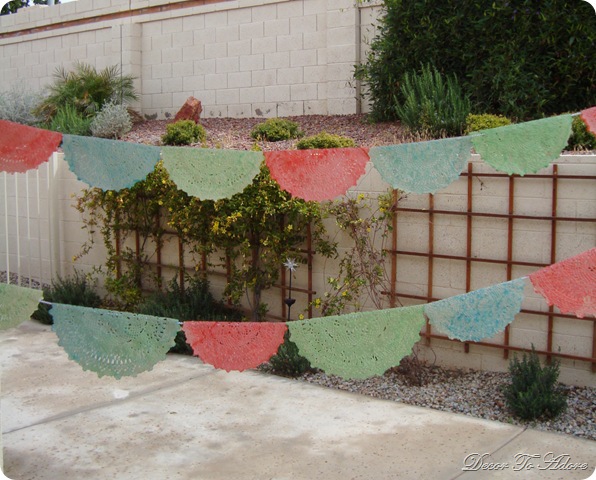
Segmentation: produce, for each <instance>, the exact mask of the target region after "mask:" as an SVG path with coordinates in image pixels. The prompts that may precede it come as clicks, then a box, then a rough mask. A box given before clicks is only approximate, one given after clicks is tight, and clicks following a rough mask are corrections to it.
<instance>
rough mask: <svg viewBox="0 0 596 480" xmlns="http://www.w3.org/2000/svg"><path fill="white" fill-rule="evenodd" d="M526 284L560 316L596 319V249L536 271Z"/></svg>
mask: <svg viewBox="0 0 596 480" xmlns="http://www.w3.org/2000/svg"><path fill="white" fill-rule="evenodd" d="M530 281H531V282H532V285H533V286H534V290H535V291H536V293H539V294H540V295H542V296H543V297H544V298H545V299H546V301H547V302H548V304H549V305H555V306H556V307H557V308H558V309H559V310H561V312H563V313H572V314H574V315H576V316H577V317H579V318H584V316H586V315H591V316H593V317H595V316H596V248H593V249H591V250H588V251H587V252H584V253H582V254H580V255H576V256H575V257H571V258H568V259H567V260H563V261H562V262H558V263H555V264H553V265H551V266H550V267H546V268H543V269H542V270H538V271H537V272H535V273H533V274H531V275H530Z"/></svg>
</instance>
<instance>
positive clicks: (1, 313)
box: [0, 283, 43, 330]
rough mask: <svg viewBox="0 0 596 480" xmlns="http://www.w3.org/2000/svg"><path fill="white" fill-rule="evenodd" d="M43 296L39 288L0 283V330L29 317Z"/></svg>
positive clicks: (15, 324)
mask: <svg viewBox="0 0 596 480" xmlns="http://www.w3.org/2000/svg"><path fill="white" fill-rule="evenodd" d="M42 297H43V293H42V292H41V291H40V290H34V289H32V288H27V287H19V286H17V285H10V284H6V283H0V330H6V329H8V328H12V327H16V326H18V325H20V324H21V323H23V322H24V321H25V320H27V319H29V318H30V317H31V315H32V314H33V312H34V311H35V309H36V308H37V305H38V304H39V301H40V300H41V298H42Z"/></svg>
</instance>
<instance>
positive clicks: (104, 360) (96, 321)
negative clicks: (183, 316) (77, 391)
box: [50, 303, 180, 379]
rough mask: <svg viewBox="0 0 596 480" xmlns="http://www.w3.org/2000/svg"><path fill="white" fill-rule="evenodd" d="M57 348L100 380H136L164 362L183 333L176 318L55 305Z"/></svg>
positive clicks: (53, 315)
mask: <svg viewBox="0 0 596 480" xmlns="http://www.w3.org/2000/svg"><path fill="white" fill-rule="evenodd" d="M50 313H51V315H52V317H53V319H54V325H53V327H52V329H53V330H54V331H55V332H56V335H58V339H59V341H58V345H60V346H61V347H63V348H64V350H66V353H68V356H69V357H70V359H71V360H74V361H75V362H77V363H78V364H79V365H81V367H83V370H91V371H92V372H95V373H97V375H98V376H99V377H102V376H104V375H108V376H111V377H115V378H117V379H119V378H121V377H126V376H133V377H134V376H136V375H137V374H139V373H141V372H146V371H148V370H151V369H152V368H153V366H154V365H155V364H156V363H157V362H160V361H162V360H165V358H166V353H167V352H168V350H169V349H170V348H172V347H173V346H174V345H175V343H176V342H175V338H176V334H177V333H178V332H179V331H180V326H179V324H178V321H177V320H175V319H173V318H161V317H153V316H150V315H141V314H135V313H129V312H116V311H112V310H101V309H96V308H86V307H79V306H74V305H63V304H58V303H54V304H53V305H52V308H51V310H50Z"/></svg>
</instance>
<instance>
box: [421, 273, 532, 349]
mask: <svg viewBox="0 0 596 480" xmlns="http://www.w3.org/2000/svg"><path fill="white" fill-rule="evenodd" d="M524 285H525V280H524V279H523V278H519V279H517V280H512V281H510V282H505V283H500V284H498V285H493V286H490V287H486V288H481V289H479V290H475V291H473V292H469V293H464V294H462V295H457V296H455V297H450V298H446V299H445V300H439V301H438V302H433V303H428V304H426V305H425V306H424V313H425V314H426V316H427V317H428V319H429V321H430V324H431V325H433V326H434V327H436V329H437V330H439V332H441V333H444V334H446V335H447V336H448V337H449V338H451V339H457V340H462V341H479V340H482V339H484V338H491V337H493V336H494V335H495V334H497V333H499V332H502V331H503V330H504V329H505V327H506V326H507V325H509V324H510V323H511V322H512V321H513V320H514V319H515V315H516V314H517V313H519V311H520V310H521V306H522V301H523V299H524Z"/></svg>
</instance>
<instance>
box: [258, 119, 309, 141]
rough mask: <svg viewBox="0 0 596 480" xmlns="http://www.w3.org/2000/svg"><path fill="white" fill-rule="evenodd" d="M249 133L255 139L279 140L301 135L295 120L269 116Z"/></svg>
mask: <svg viewBox="0 0 596 480" xmlns="http://www.w3.org/2000/svg"><path fill="white" fill-rule="evenodd" d="M250 135H251V136H252V138H254V139H255V140H266V141H268V142H279V141H280V140H289V139H290V138H298V137H301V136H302V135H303V132H302V131H301V130H300V126H299V125H298V124H297V123H296V122H292V121H291V120H285V119H282V118H269V119H267V120H265V121H264V122H262V123H259V124H258V125H256V126H255V127H254V128H253V129H252V132H251V133H250Z"/></svg>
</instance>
